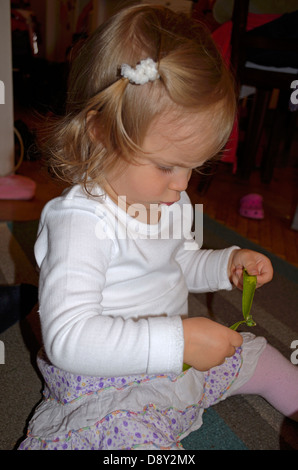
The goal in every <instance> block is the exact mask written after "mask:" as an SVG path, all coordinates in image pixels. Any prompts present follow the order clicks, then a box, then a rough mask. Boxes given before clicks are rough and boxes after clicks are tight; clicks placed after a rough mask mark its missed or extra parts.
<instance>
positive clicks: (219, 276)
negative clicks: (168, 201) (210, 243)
mask: <svg viewBox="0 0 298 470" xmlns="http://www.w3.org/2000/svg"><path fill="white" fill-rule="evenodd" d="M182 201H183V204H186V205H187V206H189V208H191V202H190V199H189V197H188V195H187V194H186V193H183V194H182ZM183 214H184V213H183ZM192 225H193V210H189V211H186V212H185V215H184V218H183V234H184V237H185V241H184V243H183V242H182V243H181V244H180V247H179V249H178V250H177V253H176V260H177V261H178V263H179V265H180V267H181V269H182V272H183V274H184V278H185V281H186V284H187V287H188V290H189V292H193V293H200V292H202V293H203V292H213V291H217V290H231V289H232V287H233V286H232V284H231V282H230V280H229V276H228V263H229V258H230V255H231V253H232V252H233V251H234V250H236V249H239V247H238V246H231V247H229V248H225V249H222V250H212V249H209V250H208V249H200V248H199V246H198V245H197V243H196V241H195V239H194V238H193V233H192V231H191V229H192Z"/></svg>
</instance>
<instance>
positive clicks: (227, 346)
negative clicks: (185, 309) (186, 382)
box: [182, 317, 243, 371]
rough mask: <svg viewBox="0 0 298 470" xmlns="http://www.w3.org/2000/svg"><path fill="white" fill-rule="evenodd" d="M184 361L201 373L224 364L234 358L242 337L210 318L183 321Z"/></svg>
mask: <svg viewBox="0 0 298 470" xmlns="http://www.w3.org/2000/svg"><path fill="white" fill-rule="evenodd" d="M182 323H183V330H184V357H183V361H184V363H185V364H188V365H190V366H192V367H194V368H195V369H197V370H200V371H206V370H209V369H211V368H212V367H215V366H218V365H219V364H222V363H223V362H224V360H225V358H226V357H230V356H233V354H234V353H235V350H236V348H238V347H239V346H241V344H242V341H243V339H242V336H241V335H240V334H239V333H237V332H236V331H233V330H231V329H230V328H227V327H226V326H223V325H220V324H219V323H216V322H214V321H212V320H209V319H208V318H204V317H198V318H197V317H196V318H187V319H186V320H183V322H182Z"/></svg>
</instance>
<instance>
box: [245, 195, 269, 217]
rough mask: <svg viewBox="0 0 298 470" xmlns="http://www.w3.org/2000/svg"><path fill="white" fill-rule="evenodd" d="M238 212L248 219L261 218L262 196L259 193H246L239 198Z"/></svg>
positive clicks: (262, 214) (262, 215) (262, 213)
mask: <svg viewBox="0 0 298 470" xmlns="http://www.w3.org/2000/svg"><path fill="white" fill-rule="evenodd" d="M239 214H240V215H242V216H243V217H248V218H249V219H263V218H264V210H263V198H262V196H260V194H247V195H246V196H244V197H243V198H241V199H240V207H239Z"/></svg>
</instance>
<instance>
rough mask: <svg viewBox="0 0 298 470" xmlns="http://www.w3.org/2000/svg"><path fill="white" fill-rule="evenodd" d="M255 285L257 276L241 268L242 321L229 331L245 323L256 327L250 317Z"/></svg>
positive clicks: (184, 368)
mask: <svg viewBox="0 0 298 470" xmlns="http://www.w3.org/2000/svg"><path fill="white" fill-rule="evenodd" d="M256 285H257V276H252V275H250V274H248V272H247V271H246V269H245V268H243V291H242V313H243V318H244V320H240V321H238V322H237V323H234V325H232V326H230V328H231V330H237V328H238V326H239V325H241V324H243V323H245V324H246V325H247V326H256V323H255V321H254V320H253V318H252V316H251V315H250V310H251V306H252V301H253V298H254V295H255V290H256ZM189 368H190V366H189V365H188V364H183V371H186V370H187V369H189Z"/></svg>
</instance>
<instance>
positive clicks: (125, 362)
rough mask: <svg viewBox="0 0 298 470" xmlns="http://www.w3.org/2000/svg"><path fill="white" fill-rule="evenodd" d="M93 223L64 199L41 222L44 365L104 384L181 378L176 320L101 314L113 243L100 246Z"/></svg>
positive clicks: (39, 255)
mask: <svg viewBox="0 0 298 470" xmlns="http://www.w3.org/2000/svg"><path fill="white" fill-rule="evenodd" d="M98 223H99V218H98V217H97V216H96V213H95V211H90V209H89V208H87V205H85V204H84V203H80V204H77V206H75V205H74V203H73V202H71V203H70V201H68V200H67V199H66V200H62V201H58V202H53V203H51V204H50V205H49V206H48V207H47V208H46V209H45V211H44V213H43V215H42V218H41V222H40V229H39V234H38V238H37V241H36V244H35V256H36V259H37V263H38V265H39V266H40V289H39V291H40V294H39V296H40V299H39V300H40V319H41V327H42V334H43V341H44V347H45V351H46V353H47V356H48V357H49V360H50V361H51V362H52V363H53V364H55V365H56V366H57V367H60V368H61V369H63V370H67V371H69V372H72V373H80V374H86V375H95V376H104V377H108V376H115V375H118V376H119V375H120V376H121V375H130V374H138V373H148V374H154V373H161V372H163V373H177V374H178V373H180V372H181V369H182V363H183V349H184V343H183V327H182V321H181V318H180V317H179V316H175V317H171V318H167V317H152V318H149V319H148V318H141V319H139V320H136V319H135V318H134V319H123V318H122V317H121V316H119V317H117V316H113V317H111V316H108V315H107V314H106V313H105V314H103V308H102V298H103V296H102V293H103V290H104V286H105V281H106V271H107V269H108V266H109V262H110V260H111V258H112V257H113V256H114V250H115V242H114V240H111V239H108V238H106V239H100V240H99V239H98V237H97V236H96V232H97V224H98ZM115 295H117V293H115ZM153 314H154V312H153Z"/></svg>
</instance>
